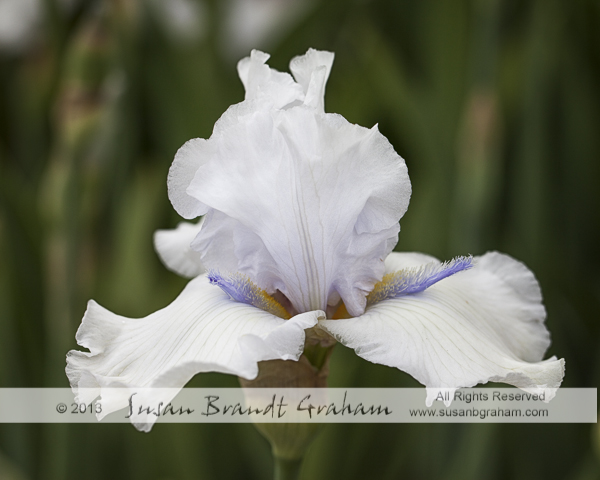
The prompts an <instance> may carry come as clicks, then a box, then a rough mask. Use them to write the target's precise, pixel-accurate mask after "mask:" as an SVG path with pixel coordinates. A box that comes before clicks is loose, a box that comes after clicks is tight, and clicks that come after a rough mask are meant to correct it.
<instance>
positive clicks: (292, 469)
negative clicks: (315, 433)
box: [273, 456, 303, 480]
mask: <svg viewBox="0 0 600 480" xmlns="http://www.w3.org/2000/svg"><path fill="white" fill-rule="evenodd" d="M273 460H274V461H275V476H274V479H275V480H297V479H298V478H300V467H301V465H302V460H303V459H302V458H295V459H289V458H281V457H277V456H273Z"/></svg>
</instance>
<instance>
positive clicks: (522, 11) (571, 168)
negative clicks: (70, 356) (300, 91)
mask: <svg viewBox="0 0 600 480" xmlns="http://www.w3.org/2000/svg"><path fill="white" fill-rule="evenodd" d="M308 47H314V48H319V49H327V50H332V51H334V52H335V54H336V59H335V63H334V67H333V71H332V73H331V77H330V80H329V83H328V87H327V94H326V111H328V112H337V113H340V114H342V115H343V116H344V117H346V118H347V119H348V120H349V121H351V122H353V123H358V124H360V125H363V126H366V127H371V126H372V125H374V124H375V123H379V127H380V130H381V132H382V133H383V134H384V135H386V136H387V137H388V138H389V139H390V141H391V142H392V144H393V145H394V146H395V148H396V151H397V152H398V153H399V154H400V155H402V156H403V157H404V158H405V159H406V162H407V164H408V168H409V173H410V176H411V180H412V183H413V196H412V200H411V204H410V207H409V210H408V213H407V214H406V215H405V217H404V218H403V220H402V232H401V234H400V243H399V244H398V249H399V250H404V251H421V252H426V253H429V254H432V255H436V256H438V257H440V258H443V259H449V258H451V257H452V256H454V255H459V254H467V253H471V254H474V255H477V254H481V253H483V252H485V251H487V250H500V251H503V252H506V253H508V254H510V255H512V256H514V257H516V258H518V259H520V260H522V261H524V262H525V263H526V264H527V265H528V266H529V267H530V268H531V269H532V270H533V271H534V272H535V273H536V275H537V277H538V279H539V281H540V283H541V285H542V290H543V293H544V297H545V302H546V306H547V310H548V320H547V324H548V327H549V329H550V331H551V333H552V338H553V343H552V346H551V347H550V350H549V352H548V355H557V356H558V357H564V358H565V359H566V361H567V373H566V377H565V381H564V383H563V385H564V386H566V387H597V386H598V384H599V383H600V349H599V348H598V347H599V346H600V342H599V337H600V328H599V327H600V324H599V321H598V318H599V312H600V275H599V273H598V272H599V271H600V261H599V260H600V2H598V1H594V0H570V1H567V0H564V1H559V0H522V1H518V0H504V1H500V0H454V1H449V0H445V1H443V0H441V1H436V0H411V1H408V0H397V1H394V0H371V1H369V0H361V1H359V0H355V1H342V0H323V1H319V0H314V1H306V2H304V1H300V0H227V1H225V0H222V1H219V2H216V1H212V2H211V1H205V0H197V1H195V0H105V1H96V2H93V1H84V2H82V1H77V0H71V1H67V0H61V1H59V0H0V387H41V386H48V387H49V386H52V387H67V386H68V381H67V379H66V376H65V374H64V366H65V354H66V352H67V351H68V350H69V349H72V348H77V346H76V343H75V338H74V337H75V332H76V330H77V327H78V325H79V323H80V321H81V317H82V315H83V312H84V310H85V304H86V301H87V300H88V299H89V298H94V299H95V300H97V301H98V302H99V303H100V304H102V305H104V306H106V307H107V308H109V309H110V310H112V311H115V312H118V313H120V314H122V315H127V316H134V317H139V316H144V315H147V314H149V313H151V312H153V311H155V310H156V309H158V308H160V307H162V306H165V305H166V304H168V303H169V302H170V301H171V300H172V299H173V298H174V297H175V296H176V295H177V293H178V292H179V291H180V290H181V289H182V287H183V286H184V284H185V280H183V279H181V278H178V277H176V276H175V275H174V274H172V273H170V272H169V271H167V270H166V269H165V268H164V267H163V266H162V265H161V264H160V262H159V260H158V258H157V256H156V254H155V253H154V251H153V247H152V233H153V232H154V230H156V229H158V228H170V227H174V226H175V225H176V224H177V222H178V221H179V220H180V219H179V218H178V216H177V214H176V213H175V212H174V211H173V209H172V208H171V206H170V204H169V201H168V199H167V192H166V177H167V171H168V168H169V166H170V164H171V161H172V159H173V156H174V154H175V151H176V150H177V148H178V147H179V146H181V145H182V144H183V143H184V142H185V141H186V140H188V139H190V138H193V137H204V138H207V137H209V136H210V134H211V130H212V126H213V124H214V122H215V121H216V120H217V119H218V118H219V116H220V115H221V113H222V112H223V111H224V110H225V109H226V108H227V107H228V106H229V105H231V104H233V103H237V102H239V101H241V100H242V99H243V88H242V85H241V83H240V82H239V80H238V78H237V74H236V71H235V65H236V62H237V60H239V59H240V58H242V57H243V56H246V55H248V53H249V52H250V50H251V49H252V48H261V49H264V50H266V51H268V52H269V53H271V54H272V59H271V61H270V65H271V66H273V67H275V68H277V69H279V70H286V71H287V64H288V62H289V60H290V59H291V58H292V57H293V56H295V55H298V54H302V53H304V52H305V51H306V50H307V48H308ZM191 385H192V386H197V387H199V386H232V387H235V386H237V379H236V378H234V377H229V376H226V375H218V374H205V375H201V376H197V377H195V379H194V380H193V381H192V382H191ZM330 386H333V387H370V386H373V387H406V386H417V384H416V382H415V381H414V380H412V379H411V378H410V377H409V376H408V375H406V374H404V373H401V372H399V371H397V370H393V369H390V368H386V367H381V366H377V365H373V364H370V363H368V362H366V361H363V360H361V359H360V358H358V357H357V356H356V355H354V353H353V352H351V351H348V350H347V349H345V348H344V347H342V346H339V345H338V346H337V347H336V349H335V352H334V355H333V359H332V365H331V377H330ZM271 476H272V465H271V457H270V453H269V446H268V444H267V442H266V441H265V440H264V439H263V438H262V437H261V436H260V435H259V434H258V433H257V432H256V431H255V430H254V429H253V427H252V426H250V425H161V424H159V425H156V426H155V427H154V429H153V430H152V432H151V433H150V434H143V433H140V432H138V431H136V430H135V429H134V428H133V427H132V426H130V425H116V424H113V425H108V424H107V425H104V424H100V425H10V424H5V425H0V479H2V480H17V479H52V480H54V479H57V480H62V479H76V478H82V477H83V478H86V479H89V480H94V479H107V478H110V479H157V480H168V479H264V478H271ZM303 478H305V479H315V480H319V479H330V478H344V479H346V480H349V479H364V478H369V479H370V478H377V479H443V480H451V479H461V480H469V479H507V478H510V479H527V480H536V479H545V480H546V479H568V480H588V479H589V480H591V479H598V478H600V431H599V430H598V426H597V425H562V424H548V425H535V424H525V425H509V424H503V425H496V424H486V425H460V424H456V425H416V424H415V425H329V426H327V427H326V428H325V429H324V430H323V432H322V433H321V435H320V436H319V437H318V439H317V440H316V441H315V443H314V444H313V446H312V447H311V450H310V451H309V454H308V457H307V459H306V463H305V466H304V471H303Z"/></svg>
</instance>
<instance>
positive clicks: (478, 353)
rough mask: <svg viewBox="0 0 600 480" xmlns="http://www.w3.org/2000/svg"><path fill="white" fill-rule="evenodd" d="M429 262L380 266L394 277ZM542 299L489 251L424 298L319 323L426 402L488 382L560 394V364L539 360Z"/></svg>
mask: <svg viewBox="0 0 600 480" xmlns="http://www.w3.org/2000/svg"><path fill="white" fill-rule="evenodd" d="M431 258H432V257H428V256H424V255H421V254H399V253H392V254H391V255H390V258H388V260H387V261H386V264H387V265H388V266H389V268H390V269H393V270H397V269H400V268H407V267H414V266H417V265H418V264H420V262H424V263H428V262H430V261H431ZM541 299H542V297H541V293H540V288H539V285H538V283H537V281H536V280H535V277H534V276H533V274H532V273H531V271H529V270H528V269H527V267H525V266H524V265H523V264H522V263H520V262H518V261H516V260H514V259H512V258H511V257H508V256H507V255H502V254H499V253H496V252H493V253H488V254H486V255H484V256H482V257H479V258H476V259H475V267H474V268H472V269H471V270H468V271H464V272H461V273H458V274H456V275H454V276H452V277H450V278H447V279H444V280H442V281H440V282H439V283H437V284H435V285H433V286H432V287H430V288H429V289H427V290H425V291H424V292H421V293H418V294H414V295H407V296H404V297H401V298H397V299H390V300H385V301H382V302H381V303H378V304H375V305H373V306H371V307H368V308H367V310H366V312H365V313H364V315H362V316H360V317H358V318H352V319H348V320H324V321H320V322H319V324H320V326H321V327H322V328H324V329H325V330H326V331H327V332H329V333H330V334H331V335H333V336H334V337H335V338H336V339H337V340H338V341H340V342H341V343H342V344H344V345H346V346H348V347H350V348H354V349H355V351H356V353H357V354H358V355H359V356H361V357H363V358H365V359H366V360H369V361H371V362H374V363H380V364H383V365H388V366H393V367H396V368H399V369H400V370H403V371H405V372H407V373H409V374H410V375H412V376H413V377H415V378H416V379H417V380H418V381H419V382H421V383H423V384H424V385H425V386H427V387H428V389H429V392H428V403H431V401H432V400H433V398H435V395H436V393H437V390H436V389H440V388H449V389H455V388H460V387H470V386H473V385H476V384H478V383H486V382H488V381H494V382H504V383H508V384H510V385H514V386H516V387H519V388H523V389H527V390H529V391H533V392H535V391H539V390H540V389H543V388H548V389H555V388H558V386H559V385H560V383H561V381H562V378H563V375H564V360H562V359H561V360H557V359H556V357H552V358H550V359H548V360H544V361H542V358H543V355H544V353H545V351H546V349H547V348H548V346H549V344H550V337H549V333H548V331H547V330H546V328H545V326H544V323H543V322H544V318H545V316H546V314H545V310H544V307H543V305H542V304H541ZM550 396H552V394H550Z"/></svg>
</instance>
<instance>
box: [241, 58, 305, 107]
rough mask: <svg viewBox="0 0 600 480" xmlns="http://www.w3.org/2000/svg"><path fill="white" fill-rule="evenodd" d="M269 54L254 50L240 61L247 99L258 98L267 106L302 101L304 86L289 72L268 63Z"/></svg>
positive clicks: (282, 105) (285, 104)
mask: <svg viewBox="0 0 600 480" xmlns="http://www.w3.org/2000/svg"><path fill="white" fill-rule="evenodd" d="M269 56H270V55H269V54H268V53H264V52H261V51H259V50H252V53H251V54H250V56H249V57H246V58H243V59H242V60H240V61H239V62H238V66H237V69H238V74H239V76H240V79H241V80H242V83H243V84H244V88H245V89H246V97H245V100H255V101H256V100H258V101H260V102H261V103H262V106H263V107H267V108H284V107H285V106H287V105H289V104H291V103H293V102H296V101H297V102H299V103H300V102H302V101H303V100H304V92H303V91H302V87H301V86H300V85H298V84H297V83H296V82H294V79H293V78H292V76H291V75H290V74H289V73H285V72H278V71H277V70H275V69H273V68H270V67H269V66H268V65H266V62H267V60H268V59H269Z"/></svg>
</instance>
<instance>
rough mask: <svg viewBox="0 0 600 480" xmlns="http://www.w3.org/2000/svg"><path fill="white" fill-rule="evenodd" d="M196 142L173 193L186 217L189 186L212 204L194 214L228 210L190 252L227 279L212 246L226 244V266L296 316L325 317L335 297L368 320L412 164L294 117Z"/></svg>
mask: <svg viewBox="0 0 600 480" xmlns="http://www.w3.org/2000/svg"><path fill="white" fill-rule="evenodd" d="M224 125H225V124H224ZM188 143H189V145H188V144H186V146H184V147H182V149H181V150H180V152H179V153H178V157H179V158H178V159H177V162H178V163H179V164H186V166H185V167H177V169H172V172H171V173H172V175H171V176H170V177H169V192H170V198H171V201H172V202H173V205H174V206H175V208H176V209H177V211H178V212H179V213H180V214H182V215H184V216H185V215H186V214H189V212H190V210H189V209H188V206H189V202H188V200H187V199H185V198H182V197H181V191H180V186H181V185H184V184H186V183H187V182H189V187H188V188H187V190H186V194H187V196H188V197H191V198H193V199H195V201H196V205H204V206H206V209H205V210H197V211H195V213H199V212H200V211H201V212H202V213H206V212H209V211H211V210H216V211H218V212H220V220H219V221H216V220H215V219H216V217H213V218H209V219H207V221H206V222H205V224H204V227H203V229H202V231H201V233H200V235H199V236H198V237H197V239H196V241H195V242H194V244H193V248H195V249H199V250H200V251H202V252H203V254H204V255H206V256H203V258H202V260H203V262H204V264H205V265H206V267H207V268H211V269H217V270H225V269H224V268H222V267H221V265H220V262H219V259H218V258H211V253H210V248H208V247H209V244H212V245H216V244H221V245H230V246H231V248H232V251H231V254H230V255H229V256H227V255H221V258H226V259H230V258H236V259H237V270H236V271H237V272H241V273H244V274H246V275H248V276H249V277H250V278H251V279H252V280H253V281H255V282H256V283H257V284H258V285H259V286H260V287H261V288H264V289H266V290H267V291H269V292H274V291H276V290H280V291H281V292H282V293H284V294H285V295H286V296H287V297H288V298H289V300H290V301H291V302H292V304H293V305H294V307H295V308H296V309H297V310H298V311H300V312H302V311H310V310H316V309H321V310H323V309H325V307H326V306H327V301H328V299H329V298H330V297H331V296H332V295H334V296H335V295H336V292H337V293H338V294H339V295H340V296H341V297H342V298H343V299H344V302H345V304H346V306H347V308H348V311H350V312H351V313H353V314H354V315H358V314H360V313H362V311H363V309H364V305H365V295H366V293H368V292H369V291H370V290H371V289H372V287H373V285H374V283H375V282H377V281H379V280H380V279H381V277H382V275H383V271H384V263H383V259H384V258H385V257H386V256H387V254H388V253H389V251H390V250H391V248H392V246H393V245H394V244H395V242H396V239H397V233H398V230H399V226H398V220H399V219H400V218H401V217H402V215H403V214H404V212H405V211H406V208H407V206H408V201H409V198H410V191H411V190H410V181H409V179H408V174H407V170H406V165H405V163H404V161H403V160H402V158H401V157H400V156H399V155H398V154H396V152H395V151H394V150H393V148H392V146H391V145H390V144H389V142H388V141H387V139H386V138H385V137H384V136H383V135H381V134H380V133H379V131H378V130H377V129H376V128H373V129H370V130H369V129H366V128H363V127H359V126H357V125H352V124H350V123H348V122H347V121H346V120H344V119H343V118H342V117H340V116H339V115H332V114H320V113H317V112H316V111H315V110H314V109H310V108H307V107H295V108H291V109H288V110H279V111H264V110H259V111H256V112H254V113H251V114H247V115H245V116H243V117H241V118H239V117H238V118H237V119H236V121H232V122H229V123H227V124H226V126H224V127H220V129H219V132H218V134H215V135H213V137H211V139H210V140H209V141H208V142H197V141H196V142H194V143H191V142H188ZM206 143H208V144H209V146H207V145H206ZM192 164H193V165H198V166H199V167H198V169H197V171H196V173H195V176H194V178H193V179H190V178H189V175H190V173H191V172H192V171H193V169H192V168H188V165H192ZM174 166H175V164H174ZM184 176H185V177H186V178H185V179H183V177H184ZM223 215H225V216H226V217H229V218H230V219H231V221H228V222H224V221H223ZM225 223H227V228H229V233H226V230H227V228H225V226H224V225H225ZM216 229H219V232H217V230H216ZM226 261H227V262H230V260H226ZM228 267H230V265H228Z"/></svg>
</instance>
